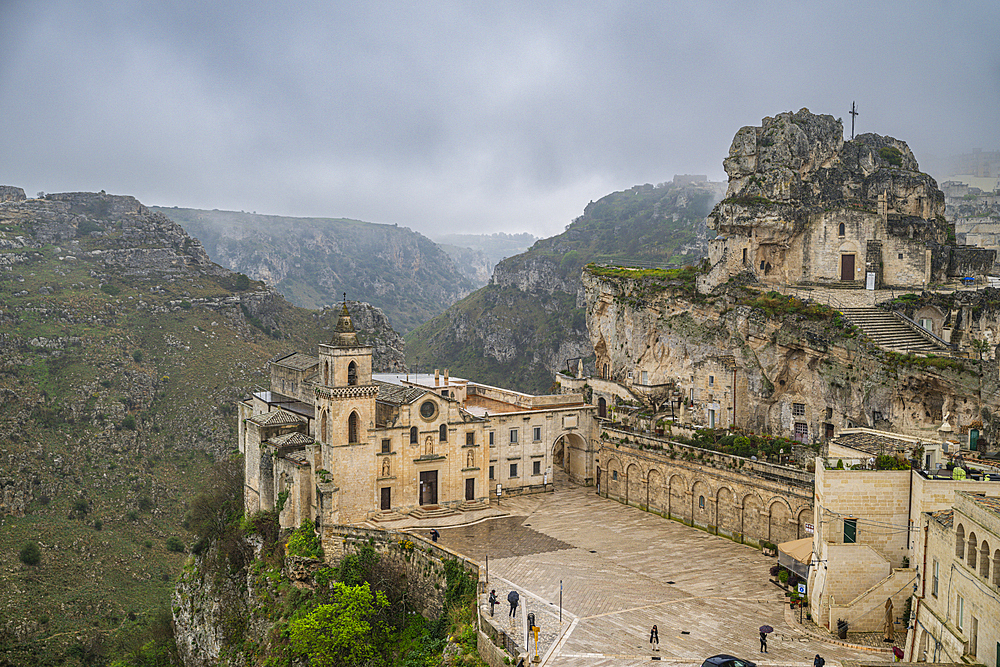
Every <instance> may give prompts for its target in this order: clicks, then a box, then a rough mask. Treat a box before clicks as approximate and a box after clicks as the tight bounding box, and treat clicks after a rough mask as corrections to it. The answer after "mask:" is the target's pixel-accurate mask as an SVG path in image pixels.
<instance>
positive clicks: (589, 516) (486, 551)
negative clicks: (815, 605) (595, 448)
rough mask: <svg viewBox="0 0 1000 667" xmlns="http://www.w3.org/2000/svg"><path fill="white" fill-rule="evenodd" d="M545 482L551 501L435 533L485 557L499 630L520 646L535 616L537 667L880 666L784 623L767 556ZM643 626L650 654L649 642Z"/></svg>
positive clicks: (536, 500)
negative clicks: (731, 661) (763, 630)
mask: <svg viewBox="0 0 1000 667" xmlns="http://www.w3.org/2000/svg"><path fill="white" fill-rule="evenodd" d="M557 486H558V489H557V490H556V491H555V492H554V493H549V494H539V495H534V496H524V497H520V498H504V499H503V500H502V506H501V507H502V509H504V510H505V511H507V512H510V516H507V517H501V518H497V519H488V520H485V521H481V522H479V523H476V524H473V525H469V526H459V527H454V528H442V529H441V530H440V532H441V542H442V543H443V544H444V545H446V546H448V547H449V548H452V549H454V550H455V551H458V552H460V553H464V554H466V555H468V556H470V557H472V558H474V559H475V560H477V561H478V562H479V563H480V564H481V565H485V563H486V556H489V577H490V582H489V588H495V589H496V590H497V597H499V598H500V600H501V603H502V604H501V605H500V606H499V607H498V608H497V610H496V617H497V619H498V621H499V622H498V626H499V627H500V628H501V629H504V630H506V631H507V632H508V633H510V634H511V635H513V636H516V637H521V638H523V637H524V632H525V629H526V628H525V617H524V614H525V612H533V613H535V615H536V617H537V622H538V624H539V625H540V626H541V628H542V631H541V638H540V642H539V649H538V652H539V654H540V655H541V656H542V658H543V664H545V665H551V666H552V667H556V666H559V667H562V666H569V665H574V666H581V667H599V666H600V667H603V666H612V665H613V666H616V667H618V666H623V665H637V664H647V663H649V662H650V661H651V660H652V659H653V656H657V657H658V658H659V659H660V661H661V662H665V663H671V664H674V665H692V666H694V667H700V665H701V662H702V660H703V659H704V658H706V657H708V656H711V655H715V654H717V653H730V654H732V655H735V656H737V657H742V658H746V659H748V660H752V661H754V662H757V663H758V664H760V665H802V666H811V665H812V660H813V656H814V655H815V654H816V653H819V654H821V655H822V656H823V657H824V658H826V660H827V664H829V665H835V664H837V663H840V662H842V661H845V660H861V661H869V662H872V661H886V662H888V661H890V660H891V656H889V655H887V654H884V653H883V654H880V653H872V652H866V651H860V650H854V649H849V648H846V647H843V646H837V645H834V644H829V643H825V642H822V641H818V640H815V639H812V638H811V637H808V636H806V635H804V634H802V633H801V632H800V631H798V630H795V629H793V628H792V627H791V626H789V625H788V624H787V623H786V622H785V619H784V610H785V603H784V595H783V593H782V592H781V591H780V590H779V589H778V588H777V587H776V586H775V585H774V584H772V583H770V582H769V581H768V568H769V567H770V565H771V564H773V562H774V559H773V558H767V557H765V556H763V555H762V554H761V553H760V551H758V550H756V549H751V548H749V547H746V546H743V545H740V544H735V543H733V542H731V541H729V540H727V539H724V538H721V537H716V536H714V535H709V534H707V533H705V532H703V531H701V530H697V529H694V528H689V527H687V526H684V525H683V524H680V523H677V522H675V521H669V520H666V519H663V518H661V517H658V516H655V515H652V514H649V513H647V512H643V511H641V510H638V509H636V508H634V507H626V506H624V505H622V504H620V503H618V502H615V501H613V500H605V499H603V498H601V497H599V496H597V495H596V494H595V493H594V489H593V488H583V487H577V486H574V485H571V484H570V483H569V482H567V481H566V480H565V479H562V480H558V483H557ZM560 580H562V587H563V588H562V590H563V622H562V624H561V625H560V623H559V617H558V613H559V607H558V605H559V582H560ZM512 588H516V589H517V590H518V591H519V592H520V594H521V605H520V607H519V609H518V613H517V618H516V619H514V620H511V619H510V618H509V616H508V611H509V606H508V604H507V593H508V592H509V591H510V590H511V589H512ZM482 597H483V601H482V602H483V605H484V609H487V611H486V613H487V614H488V613H489V612H488V608H487V607H486V606H485V596H482ZM654 623H655V624H656V625H657V626H658V629H659V636H660V646H659V651H652V650H651V649H650V644H649V630H650V628H651V627H652V625H653V624H654ZM764 624H767V625H771V626H773V627H774V629H775V632H774V633H773V634H771V635H770V636H769V642H768V648H769V652H768V653H766V654H764V653H760V652H759V639H758V631H757V628H759V627H760V626H761V625H764ZM521 643H522V644H523V639H522V641H521ZM532 651H533V647H532Z"/></svg>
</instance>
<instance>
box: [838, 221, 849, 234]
mask: <svg viewBox="0 0 1000 667" xmlns="http://www.w3.org/2000/svg"><path fill="white" fill-rule="evenodd" d="M846 231H847V225H845V224H844V223H840V226H839V227H837V236H844V233H845V232H846Z"/></svg>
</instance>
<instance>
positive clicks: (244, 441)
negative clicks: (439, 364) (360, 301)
mask: <svg viewBox="0 0 1000 667" xmlns="http://www.w3.org/2000/svg"><path fill="white" fill-rule="evenodd" d="M270 366H271V386H270V389H269V390H267V391H259V392H255V393H254V394H253V395H252V396H251V397H250V398H249V399H248V400H245V401H243V402H241V403H240V404H239V412H240V415H239V416H240V419H239V435H238V437H239V450H240V452H241V453H242V454H243V455H244V457H245V459H244V460H245V466H246V470H245V478H246V488H245V507H246V510H247V511H248V512H256V511H261V510H272V509H275V508H280V521H281V525H282V526H284V527H288V526H297V525H298V524H299V523H300V522H301V521H302V520H303V519H306V518H308V519H312V520H314V521H315V522H316V523H317V525H318V526H319V527H320V528H322V527H323V526H332V525H334V524H357V523H362V522H365V521H373V522H378V521H384V520H392V519H397V518H400V517H401V516H402V515H403V514H412V515H414V516H416V517H418V518H419V517H423V516H428V515H430V516H440V515H441V514H444V513H454V512H457V511H462V510H469V509H482V508H484V507H485V506H486V504H487V503H488V501H489V498H490V495H491V493H492V494H495V493H496V488H497V486H500V487H501V488H502V490H503V493H505V494H509V493H525V492H535V491H544V490H547V489H551V487H552V475H553V472H554V469H555V468H560V469H562V470H564V471H565V472H566V473H568V475H569V477H570V479H572V480H574V481H577V482H580V483H589V482H590V481H591V478H592V477H593V472H592V468H593V456H592V455H591V450H592V449H593V444H592V443H593V440H594V438H593V434H592V433H591V430H592V428H593V422H594V420H593V419H592V418H591V414H592V412H593V410H594V408H593V407H592V406H589V405H587V404H586V403H585V401H584V399H583V396H582V395H580V394H558V395H551V396H533V395H528V394H521V393H518V392H514V391H510V390H506V389H501V388H499V387H492V386H488V385H483V384H478V383H476V382H473V381H470V380H467V379H463V378H455V377H449V374H448V372H447V371H445V372H444V373H443V374H441V373H439V372H438V371H435V372H434V374H433V375H429V374H420V375H408V374H399V373H397V374H384V375H379V374H373V373H372V348H371V347H368V346H365V345H362V344H361V343H360V342H359V341H358V336H357V333H356V332H355V330H354V326H353V324H352V322H351V317H350V315H349V314H348V312H347V308H346V306H345V307H344V309H343V311H342V313H341V316H340V319H339V322H338V325H337V328H336V332H335V333H334V334H333V337H332V340H331V341H330V342H329V343H327V344H321V345H320V346H319V349H318V355H317V356H312V355H308V354H304V353H301V352H295V353H292V354H288V355H285V356H283V357H280V358H277V359H274V360H273V361H272V362H271V364H270Z"/></svg>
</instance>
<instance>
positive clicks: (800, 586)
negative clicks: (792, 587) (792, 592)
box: [799, 584, 806, 595]
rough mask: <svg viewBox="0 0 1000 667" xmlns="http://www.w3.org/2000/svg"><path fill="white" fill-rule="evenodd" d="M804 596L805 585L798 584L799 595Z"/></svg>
mask: <svg viewBox="0 0 1000 667" xmlns="http://www.w3.org/2000/svg"><path fill="white" fill-rule="evenodd" d="M805 594H806V585H805V584H799V595H805Z"/></svg>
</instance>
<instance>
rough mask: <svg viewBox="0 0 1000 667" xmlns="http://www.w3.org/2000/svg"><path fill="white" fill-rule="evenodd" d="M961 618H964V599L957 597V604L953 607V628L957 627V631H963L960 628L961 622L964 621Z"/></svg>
mask: <svg viewBox="0 0 1000 667" xmlns="http://www.w3.org/2000/svg"><path fill="white" fill-rule="evenodd" d="M963 616H965V598H963V597H962V596H961V595H959V596H958V604H957V605H956V606H955V627H957V628H958V629H959V630H963V629H964V628H963V627H962V622H963V621H964V619H963V618H962V617H963Z"/></svg>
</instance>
